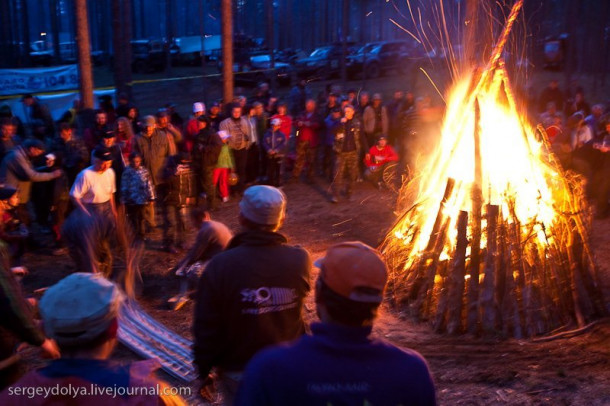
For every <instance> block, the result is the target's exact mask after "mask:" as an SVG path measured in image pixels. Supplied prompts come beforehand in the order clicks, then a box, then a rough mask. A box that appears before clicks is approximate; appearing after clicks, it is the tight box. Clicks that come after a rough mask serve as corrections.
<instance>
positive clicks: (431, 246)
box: [409, 178, 455, 300]
mask: <svg viewBox="0 0 610 406" xmlns="http://www.w3.org/2000/svg"><path fill="white" fill-rule="evenodd" d="M454 187H455V180H454V179H453V178H448V179H447V183H446V184H445V192H444V194H443V199H442V200H441V202H440V204H439V207H438V211H437V212H436V219H435V220H434V225H433V226H432V231H431V232H430V237H429V239H428V245H427V246H426V250H425V251H424V253H423V254H422V257H421V258H420V260H419V263H418V265H417V266H416V267H415V275H414V276H413V283H412V285H411V287H410V293H409V298H410V299H411V300H415V299H417V298H418V296H419V293H420V292H421V290H422V285H423V284H424V282H425V280H426V277H427V275H428V272H427V270H428V271H429V269H430V265H431V263H432V262H434V255H435V251H436V250H437V248H436V247H438V245H439V239H442V240H443V241H442V243H443V244H444V238H445V236H446V234H447V230H446V229H445V230H444V231H443V230H441V228H442V226H443V222H445V223H446V221H445V220H446V216H445V214H444V213H443V211H444V208H445V204H446V203H447V200H449V197H451V194H452V193H453V189H454ZM438 255H440V252H439V253H438Z"/></svg>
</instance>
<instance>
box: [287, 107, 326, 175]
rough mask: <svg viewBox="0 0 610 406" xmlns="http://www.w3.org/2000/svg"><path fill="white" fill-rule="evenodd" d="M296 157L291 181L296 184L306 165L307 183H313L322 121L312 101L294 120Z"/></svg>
mask: <svg viewBox="0 0 610 406" xmlns="http://www.w3.org/2000/svg"><path fill="white" fill-rule="evenodd" d="M295 121H296V128H297V141H296V142H297V144H296V148H297V157H296V161H295V163H294V169H293V171H292V179H293V181H296V182H298V181H299V177H300V176H301V172H302V171H303V167H304V166H305V165H307V182H309V183H311V182H313V174H314V164H315V159H316V148H317V146H318V137H319V135H320V134H319V132H320V129H321V127H322V120H321V119H320V116H318V114H317V113H316V102H315V100H313V99H309V100H307V103H305V111H303V112H302V113H301V114H300V115H299V116H298V117H297V118H296V120H295Z"/></svg>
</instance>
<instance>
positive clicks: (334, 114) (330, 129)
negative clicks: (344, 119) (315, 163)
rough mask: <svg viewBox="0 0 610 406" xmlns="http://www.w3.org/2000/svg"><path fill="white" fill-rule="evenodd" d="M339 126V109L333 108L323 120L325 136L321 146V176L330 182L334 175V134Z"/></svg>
mask: <svg viewBox="0 0 610 406" xmlns="http://www.w3.org/2000/svg"><path fill="white" fill-rule="evenodd" d="M339 126H341V108H339V107H335V108H334V109H332V111H331V112H330V115H328V117H326V119H325V120H324V130H325V131H326V134H325V136H324V143H323V146H322V153H323V157H322V172H323V175H324V176H325V177H326V178H327V179H328V180H329V181H331V182H332V180H333V175H334V171H333V169H334V160H335V152H334V151H333V147H334V145H335V134H337V130H338V129H339Z"/></svg>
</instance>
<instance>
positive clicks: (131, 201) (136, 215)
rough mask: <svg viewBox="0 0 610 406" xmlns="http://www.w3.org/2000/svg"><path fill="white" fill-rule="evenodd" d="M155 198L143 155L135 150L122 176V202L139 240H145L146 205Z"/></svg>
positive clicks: (150, 203)
mask: <svg viewBox="0 0 610 406" xmlns="http://www.w3.org/2000/svg"><path fill="white" fill-rule="evenodd" d="M154 200H155V188H154V186H153V184H152V180H151V179H150V173H148V170H147V169H146V168H145V167H144V166H142V155H140V154H139V153H137V152H135V151H134V152H132V153H131V154H130V155H129V166H128V167H127V168H126V169H125V172H123V176H122V177H121V204H124V205H125V211H126V214H127V219H128V220H129V222H130V223H131V226H132V228H133V231H134V234H135V237H136V240H138V241H144V237H145V235H146V230H145V228H146V227H145V220H146V206H147V205H152V204H154Z"/></svg>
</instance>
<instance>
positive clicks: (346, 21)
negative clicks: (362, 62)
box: [341, 0, 349, 89]
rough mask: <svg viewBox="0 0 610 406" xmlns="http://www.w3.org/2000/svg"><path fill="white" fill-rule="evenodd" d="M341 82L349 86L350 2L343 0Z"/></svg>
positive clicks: (344, 86)
mask: <svg viewBox="0 0 610 406" xmlns="http://www.w3.org/2000/svg"><path fill="white" fill-rule="evenodd" d="M341 27H342V28H341V82H342V84H343V88H344V89H345V88H346V86H347V67H346V65H345V61H346V60H347V31H348V29H349V0H343V16H342V18H341Z"/></svg>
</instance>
